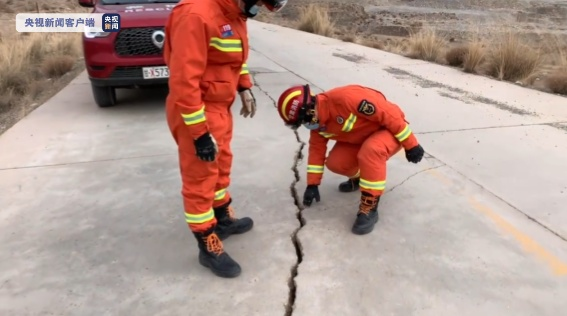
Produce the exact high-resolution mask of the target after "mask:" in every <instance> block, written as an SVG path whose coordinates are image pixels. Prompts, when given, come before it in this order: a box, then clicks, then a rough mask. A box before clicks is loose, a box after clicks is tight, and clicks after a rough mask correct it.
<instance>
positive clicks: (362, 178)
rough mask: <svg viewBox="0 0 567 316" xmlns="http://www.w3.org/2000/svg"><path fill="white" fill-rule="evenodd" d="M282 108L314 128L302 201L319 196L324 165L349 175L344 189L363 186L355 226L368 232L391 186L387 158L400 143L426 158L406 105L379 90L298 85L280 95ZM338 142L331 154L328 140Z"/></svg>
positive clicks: (295, 123)
mask: <svg viewBox="0 0 567 316" xmlns="http://www.w3.org/2000/svg"><path fill="white" fill-rule="evenodd" d="M278 112H279V115H280V116H281V118H282V119H283V120H284V122H285V123H286V125H288V126H289V127H291V128H294V129H297V128H298V127H299V126H300V125H303V126H305V127H306V128H308V129H309V130H311V132H310V137H309V156H308V162H307V164H308V166H307V188H306V190H305V194H304V196H303V204H304V205H305V206H310V205H311V203H312V201H313V199H315V200H316V201H317V202H319V201H320V196H319V189H318V186H319V184H321V180H322V178H323V169H324V165H326V166H327V168H328V169H329V170H331V171H332V172H335V173H338V174H340V175H343V176H346V177H348V180H347V181H345V182H343V183H340V184H339V191H341V192H352V191H355V190H358V189H360V191H361V196H360V205H359V210H358V213H357V217H356V220H355V221H354V224H353V226H352V232H353V233H355V234H359V235H363V234H368V233H370V232H371V231H372V230H373V229H374V225H375V224H376V222H377V221H378V202H379V201H380V196H381V195H382V194H383V192H384V189H385V188H386V162H387V160H388V159H389V158H390V157H392V156H393V155H395V154H396V153H397V152H398V151H399V150H400V149H402V148H404V149H405V154H406V158H407V160H408V161H410V162H413V163H418V162H420V161H421V159H422V157H423V154H424V150H423V148H422V147H421V145H419V143H418V141H417V138H416V137H415V135H414V134H413V133H412V132H411V129H410V127H409V125H408V122H407V121H406V120H405V115H404V113H403V112H402V110H401V109H400V108H399V107H398V106H397V105H396V104H394V103H392V102H390V101H388V100H386V98H385V97H384V95H383V94H382V93H380V92H379V91H376V90H373V89H370V88H367V87H363V86H359V85H347V86H343V87H337V88H335V89H331V90H329V91H327V92H324V93H321V94H317V95H314V94H313V93H311V92H310V90H309V85H305V86H300V85H298V86H293V87H291V88H289V89H287V90H285V91H284V92H283V93H282V95H281V96H280V98H279V100H278ZM329 139H331V140H335V141H336V143H335V146H333V149H332V150H331V151H330V153H329V157H326V153H327V142H328V141H329Z"/></svg>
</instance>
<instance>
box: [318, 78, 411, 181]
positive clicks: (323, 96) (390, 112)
mask: <svg viewBox="0 0 567 316" xmlns="http://www.w3.org/2000/svg"><path fill="white" fill-rule="evenodd" d="M316 98H317V105H316V111H317V118H318V119H319V129H318V130H313V131H311V133H310V137H309V155H308V159H307V165H308V166H307V184H308V185H311V184H313V185H319V184H320V183H321V179H322V177H323V170H324V163H325V158H326V154H327V142H328V141H329V139H332V140H335V141H338V142H345V143H351V144H362V143H363V142H364V141H365V140H366V138H368V137H369V136H370V135H372V134H373V133H374V132H376V131H377V130H380V129H387V130H388V131H390V132H391V133H392V134H393V135H395V137H396V138H397V139H398V141H400V144H401V145H402V146H403V148H404V149H410V148H412V147H414V146H417V145H418V141H417V138H416V137H415V135H414V134H413V133H412V131H411V129H410V127H409V125H408V122H407V121H406V120H405V115H404V113H403V112H402V110H401V109H400V108H399V107H398V106H397V105H396V104H394V103H392V102H390V101H388V100H386V98H385V97H384V95H383V94H382V93H380V92H379V91H376V90H373V89H370V88H367V87H363V86H359V85H347V86H343V87H338V88H334V89H331V90H329V91H326V92H324V93H320V94H318V95H317V96H316Z"/></svg>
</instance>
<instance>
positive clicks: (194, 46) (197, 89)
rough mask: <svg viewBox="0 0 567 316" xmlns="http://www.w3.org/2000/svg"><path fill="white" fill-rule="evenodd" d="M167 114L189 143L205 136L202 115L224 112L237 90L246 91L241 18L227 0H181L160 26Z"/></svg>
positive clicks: (244, 33)
mask: <svg viewBox="0 0 567 316" xmlns="http://www.w3.org/2000/svg"><path fill="white" fill-rule="evenodd" d="M165 34H166V35H165V45H164V48H163V56H164V59H165V63H166V65H167V66H168V67H169V71H170V76H169V95H168V97H167V104H166V107H167V111H175V112H178V113H179V115H181V116H182V117H183V120H184V122H185V125H186V126H187V128H189V130H190V133H191V135H192V137H193V138H194V139H196V138H198V137H199V136H200V135H202V134H204V133H205V132H207V131H208V125H207V120H206V115H205V112H209V111H210V112H220V113H226V112H227V111H229V107H230V106H231V104H232V102H233V100H234V98H235V96H236V93H237V90H238V89H240V88H250V87H252V81H251V79H250V74H249V73H248V67H247V65H246V60H247V59H248V30H247V28H246V17H245V16H244V15H243V14H242V11H241V10H240V8H239V7H238V6H237V5H236V3H235V1H233V0H207V1H202V0H182V1H180V2H179V4H177V6H175V7H174V8H173V10H172V12H171V14H170V16H169V18H168V20H167V23H166V25H165Z"/></svg>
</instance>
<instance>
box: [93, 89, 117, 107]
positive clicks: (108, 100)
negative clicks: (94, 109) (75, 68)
mask: <svg viewBox="0 0 567 316" xmlns="http://www.w3.org/2000/svg"><path fill="white" fill-rule="evenodd" d="M91 87H92V89H93V96H94V99H95V102H96V104H97V105H98V106H99V107H101V108H106V107H110V106H114V105H115V104H116V90H115V88H114V87H99V86H95V85H93V84H91Z"/></svg>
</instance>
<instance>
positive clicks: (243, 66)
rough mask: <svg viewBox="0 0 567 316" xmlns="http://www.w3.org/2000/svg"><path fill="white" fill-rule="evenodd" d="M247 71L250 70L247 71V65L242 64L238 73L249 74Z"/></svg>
mask: <svg viewBox="0 0 567 316" xmlns="http://www.w3.org/2000/svg"><path fill="white" fill-rule="evenodd" d="M249 73H250V72H249V71H248V65H247V64H244V65H242V70H241V71H240V74H241V75H246V74H249Z"/></svg>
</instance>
